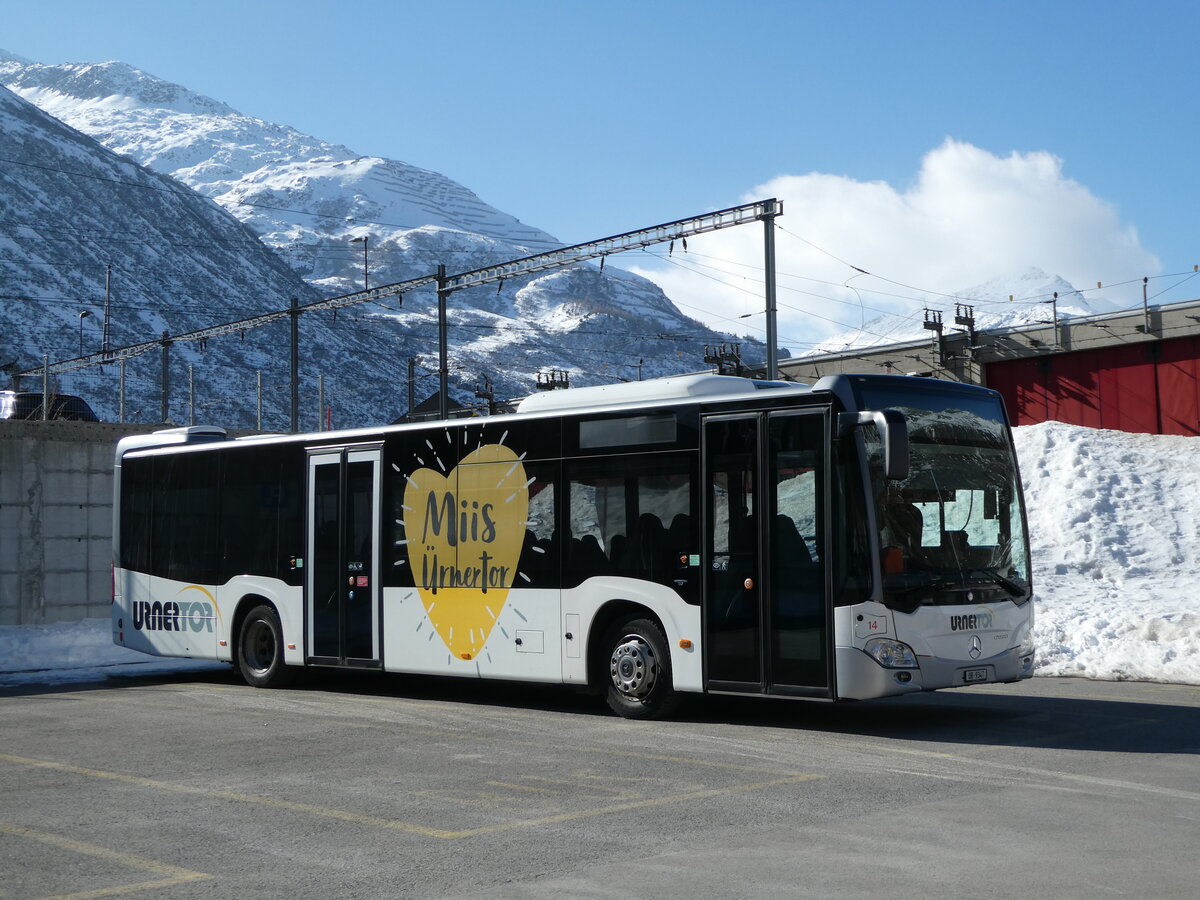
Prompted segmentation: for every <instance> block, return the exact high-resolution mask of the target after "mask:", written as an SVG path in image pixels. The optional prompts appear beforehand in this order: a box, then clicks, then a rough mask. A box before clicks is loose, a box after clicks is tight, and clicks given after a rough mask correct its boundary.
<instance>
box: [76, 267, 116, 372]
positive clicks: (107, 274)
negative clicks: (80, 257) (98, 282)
mask: <svg viewBox="0 0 1200 900" xmlns="http://www.w3.org/2000/svg"><path fill="white" fill-rule="evenodd" d="M111 300H112V263H109V264H108V265H107V266H105V267H104V327H103V328H102V329H101V335H100V352H101V353H102V354H104V355H105V356H108V325H109V317H108V316H109V310H110V309H111V306H110V303H111ZM80 352H81V353H82V351H80Z"/></svg>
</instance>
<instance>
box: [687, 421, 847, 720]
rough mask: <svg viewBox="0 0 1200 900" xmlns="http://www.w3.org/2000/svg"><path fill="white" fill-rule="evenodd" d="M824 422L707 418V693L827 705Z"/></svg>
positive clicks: (828, 649)
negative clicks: (806, 699) (818, 700)
mask: <svg viewBox="0 0 1200 900" xmlns="http://www.w3.org/2000/svg"><path fill="white" fill-rule="evenodd" d="M828 427H829V426H828V415H827V413H826V412H825V411H824V410H814V411H806V412H792V411H787V412H783V411H780V412H769V413H765V412H764V413H751V414H737V415H722V416H712V417H708V418H706V419H705V421H704V477H705V499H704V504H705V509H704V521H705V544H704V549H705V556H704V558H703V560H702V564H703V566H704V569H705V578H704V601H703V604H704V606H703V614H704V655H705V658H704V662H705V680H706V685H707V688H708V690H710V691H720V692H735V693H760V694H763V693H765V694H792V695H797V696H818V697H828V696H830V685H832V684H833V683H834V682H833V678H832V673H831V671H830V668H831V665H832V663H831V659H832V653H831V647H830V641H831V629H830V618H829V609H830V604H829V599H828V591H827V587H826V577H825V569H826V557H827V553H826V545H827V540H826V533H827V521H828V512H827V504H826V500H825V498H826V496H827V469H828V449H827V448H828V447H829V436H828Z"/></svg>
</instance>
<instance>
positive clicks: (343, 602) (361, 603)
mask: <svg viewBox="0 0 1200 900" xmlns="http://www.w3.org/2000/svg"><path fill="white" fill-rule="evenodd" d="M379 469H380V450H379V448H377V447H372V448H361V447H337V448H325V447H322V448H320V449H318V450H311V451H309V456H308V567H307V575H306V577H305V586H306V589H307V608H306V618H307V626H308V627H307V636H306V642H307V646H306V648H305V649H306V656H307V658H308V661H309V662H310V663H316V664H318V665H348V666H369V667H378V666H379V665H380V664H381V661H380V647H379V597H380V593H379V562H378V560H379V521H378V520H379V517H378V515H377V514H376V513H377V510H378V509H379V507H380V477H379Z"/></svg>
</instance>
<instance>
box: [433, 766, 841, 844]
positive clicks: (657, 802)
mask: <svg viewBox="0 0 1200 900" xmlns="http://www.w3.org/2000/svg"><path fill="white" fill-rule="evenodd" d="M823 777H824V776H823V775H792V776H790V777H788V778H775V779H773V780H771V781H759V782H755V783H753V784H739V785H735V786H734V787H728V788H711V789H709V790H704V791H692V792H691V793H688V794H676V795H674V796H671V797H655V798H653V799H651V800H635V801H631V802H629V803H614V804H612V805H611V806H604V807H600V808H598V809H582V810H579V811H578V812H570V813H559V814H558V815H554V816H543V817H542V818H540V819H524V820H521V821H518V822H502V823H500V824H497V825H485V826H483V827H482V828H468V829H466V830H464V831H457V832H454V833H453V836H454V837H456V838H465V837H475V836H476V835H480V834H494V833H495V832H498V831H512V830H513V829H516V828H532V827H533V826H535V825H553V824H555V823H558V822H570V821H573V820H576V819H587V818H590V817H592V816H606V815H609V814H611V813H617V812H625V811H627V810H630V809H645V808H646V807H650V806H667V805H669V804H671V803H685V802H687V801H689V800H706V799H708V798H710V797H725V796H728V795H729V794H738V793H742V792H744V791H757V790H761V789H762V788H768V787H778V786H780V785H784V784H799V783H800V782H802V781H813V780H814V779H817V778H823Z"/></svg>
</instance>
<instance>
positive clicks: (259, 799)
mask: <svg viewBox="0 0 1200 900" xmlns="http://www.w3.org/2000/svg"><path fill="white" fill-rule="evenodd" d="M620 755H634V756H636V755H638V754H620ZM647 758H649V759H671V760H678V759H679V758H677V757H659V756H650V755H648V756H647ZM0 761H4V762H9V763H13V764H14V765H19V766H32V767H34V768H40V769H51V770H53V771H57V772H70V773H71V774H73V775H83V776H86V777H89V778H102V779H105V780H107V781H117V782H122V783H124V784H136V785H140V786H142V787H148V788H154V789H156V790H164V791H173V792H175V793H180V794H196V795H200V796H204V797H211V798H215V799H219V800H232V801H235V802H238V803H250V804H255V805H259V806H267V807H272V808H274V809H286V810H289V811H291V812H298V813H304V814H306V815H311V816H320V817H323V818H328V819H337V820H339V821H342V822H352V823H354V824H356V825H363V826H366V827H369V828H381V829H386V830H389V831H401V832H404V833H407V834H419V835H422V836H425V837H433V838H441V839H443V840H455V839H459V838H466V837H474V836H476V835H480V834H491V833H493V832H497V831H511V830H513V829H515V828H532V827H535V826H538V825H549V824H554V823H556V822H567V821H571V820H574V819H584V818H589V817H592V816H603V815H608V814H610V813H615V812H624V811H626V810H630V809H642V808H644V807H649V806H665V805H668V804H671V803H685V802H688V801H691V800H703V799H707V798H710V797H722V796H727V795H730V794H738V793H743V792H745V791H754V790H760V789H762V788H766V787H776V786H779V785H784V784H798V783H800V782H802V781H811V780H813V779H816V778H821V777H823V776H821V775H809V774H798V773H788V774H786V776H785V777H782V778H775V779H772V780H770V781H760V782H754V783H752V784H741V785H734V786H733V787H728V788H711V789H708V790H700V791H691V792H689V793H686V794H674V795H671V796H667V797H657V798H653V799H650V800H636V801H629V802H624V803H616V804H612V805H609V806H604V807H600V808H598V809H585V810H578V811H576V812H570V813H559V814H557V815H552V816H542V817H539V818H536V819H522V820H518V821H515V822H504V823H500V824H496V825H486V826H483V827H481V828H467V829H462V830H458V831H451V830H448V829H445V828H429V827H427V826H424V825H416V824H413V823H411V822H402V821H399V820H397V819H384V818H381V817H379V816H369V815H363V814H360V813H353V812H349V811H347V810H343V809H335V808H332V807H327V806H317V805H315V804H312V803H297V802H295V801H292V800H283V799H279V798H275V797H263V796H258V795H255V794H242V793H237V792H234V791H220V790H212V789H209V788H201V787H191V786H189V785H182V784H172V783H170V782H167V781H157V780H155V779H153V778H141V777H139V776H136V775H124V774H122V773H120V772H106V771H103V770H101V769H88V768H85V767H83V766H72V765H68V764H66V763H57V762H51V761H49V760H43V759H29V758H27V757H23V756H12V755H10V754H7V753H0ZM700 762H702V761H700ZM730 768H738V769H740V768H746V767H742V766H731V767H730Z"/></svg>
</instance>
